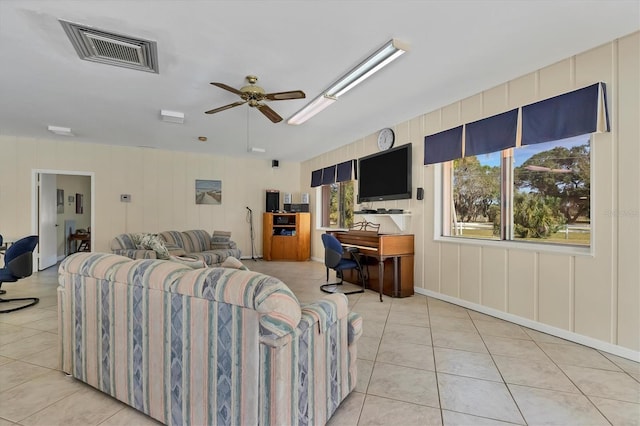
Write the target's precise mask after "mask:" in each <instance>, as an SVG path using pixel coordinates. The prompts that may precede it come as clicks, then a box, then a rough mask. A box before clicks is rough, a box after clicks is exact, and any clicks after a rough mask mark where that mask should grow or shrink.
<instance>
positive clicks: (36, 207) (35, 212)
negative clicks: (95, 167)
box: [31, 169, 96, 272]
mask: <svg viewBox="0 0 640 426" xmlns="http://www.w3.org/2000/svg"><path fill="white" fill-rule="evenodd" d="M39 174H49V175H73V176H88V177H89V178H90V179H91V230H92V232H91V247H95V241H94V240H95V232H93V230H94V229H95V226H94V225H95V219H96V208H95V207H96V205H95V203H96V179H95V178H96V174H95V172H84V171H78V170H53V169H31V235H38V227H39V223H38V217H39V212H40V203H39V202H38V175H39ZM65 244H66V242H65ZM33 255H34V258H35V259H34V262H33V272H37V271H38V263H39V259H40V245H38V246H36V250H35V251H34V253H33Z"/></svg>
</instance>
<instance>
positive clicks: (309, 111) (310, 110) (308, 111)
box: [287, 95, 338, 125]
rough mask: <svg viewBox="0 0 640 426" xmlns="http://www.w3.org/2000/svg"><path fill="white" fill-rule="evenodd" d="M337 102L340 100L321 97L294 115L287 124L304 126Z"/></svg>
mask: <svg viewBox="0 0 640 426" xmlns="http://www.w3.org/2000/svg"><path fill="white" fill-rule="evenodd" d="M337 100H338V98H336V97H333V96H327V95H320V96H318V97H317V98H315V99H314V100H312V101H311V102H309V103H308V104H307V106H305V107H304V108H302V109H301V110H300V111H298V112H296V113H295V114H293V116H291V118H290V119H289V120H287V124H293V125H298V124H302V123H304V122H305V121H307V120H308V119H310V118H311V117H313V116H314V115H316V114H317V113H319V112H320V111H322V110H323V109H325V108H326V107H328V106H329V105H331V104H332V103H334V102H335V101H337Z"/></svg>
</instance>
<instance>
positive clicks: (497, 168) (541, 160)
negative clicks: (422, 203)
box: [443, 135, 591, 246]
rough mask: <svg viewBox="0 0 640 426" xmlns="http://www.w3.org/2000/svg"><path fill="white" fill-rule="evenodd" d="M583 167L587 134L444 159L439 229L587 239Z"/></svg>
mask: <svg viewBox="0 0 640 426" xmlns="http://www.w3.org/2000/svg"><path fill="white" fill-rule="evenodd" d="M590 170H591V156H590V135H581V136H576V137H572V138H568V139H562V140H557V141H551V142H545V143H539V144H534V145H526V146H522V147H517V148H509V149H505V150H503V151H498V152H493V153H490V154H482V155H477V156H469V157H465V158H460V159H456V160H453V161H450V162H448V163H445V167H444V173H445V174H444V176H445V177H446V178H445V179H444V198H443V199H444V201H445V202H444V204H443V218H444V224H443V231H444V232H443V235H445V236H451V237H459V238H475V239H488V240H507V241H526V242H536V243H545V244H570V245H580V246H589V245H590V242H591V219H590V218H591V174H590ZM503 218H506V220H505V219H503Z"/></svg>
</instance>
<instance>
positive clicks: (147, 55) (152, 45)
mask: <svg viewBox="0 0 640 426" xmlns="http://www.w3.org/2000/svg"><path fill="white" fill-rule="evenodd" d="M60 24H62V28H64V31H65V32H66V33H67V36H69V40H71V44H72V45H73V47H74V48H75V49H76V52H78V56H80V59H84V60H87V61H93V62H100V63H103V64H109V65H115V66H117V67H124V68H132V69H136V70H140V71H147V72H154V73H158V52H157V48H156V42H155V41H149V40H143V39H139V38H133V37H129V36H125V35H121V34H116V33H112V32H107V31H103V30H99V29H96V28H91V27H87V26H84V25H80V24H75V23H73V22H68V21H64V20H62V19H60Z"/></svg>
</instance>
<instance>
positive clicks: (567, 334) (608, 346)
mask: <svg viewBox="0 0 640 426" xmlns="http://www.w3.org/2000/svg"><path fill="white" fill-rule="evenodd" d="M414 291H415V292H416V293H418V294H422V295H423V296H429V297H433V298H434V299H439V300H443V301H445V302H449V303H453V304H454V305H458V306H462V307H464V308H467V309H471V310H474V311H477V312H480V313H483V314H487V315H491V316H492V317H496V318H500V319H503V320H506V321H509V322H513V323H515V324H518V325H522V326H524V327H528V328H531V329H533V330H536V331H540V332H542V333H547V334H550V335H552V336H556V337H560V338H561V339H565V340H569V341H572V342H575V343H579V344H581V345H585V346H589V347H592V348H594V349H598V350H601V351H604V352H607V353H610V354H613V355H617V356H619V357H622V358H626V359H629V360H631V361H635V362H640V352H638V351H634V350H632V349H629V348H625V347H622V346H618V345H614V344H612V343H607V342H603V341H602V340H598V339H594V338H593V337H588V336H584V335H582V334H578V333H574V332H572V331H568V330H564V329H562V328H558V327H553V326H551V325H547V324H543V323H541V322H538V321H533V320H530V319H528V318H523V317H520V316H517V315H513V314H510V313H507V312H502V311H499V310H497V309H494V308H490V307H488V306H483V305H479V304H477V303H473V302H469V301H467V300H462V299H458V298H457V297H452V296H448V295H446V294H442V293H437V292H435V291H432V290H427V289H424V288H418V287H414Z"/></svg>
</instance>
